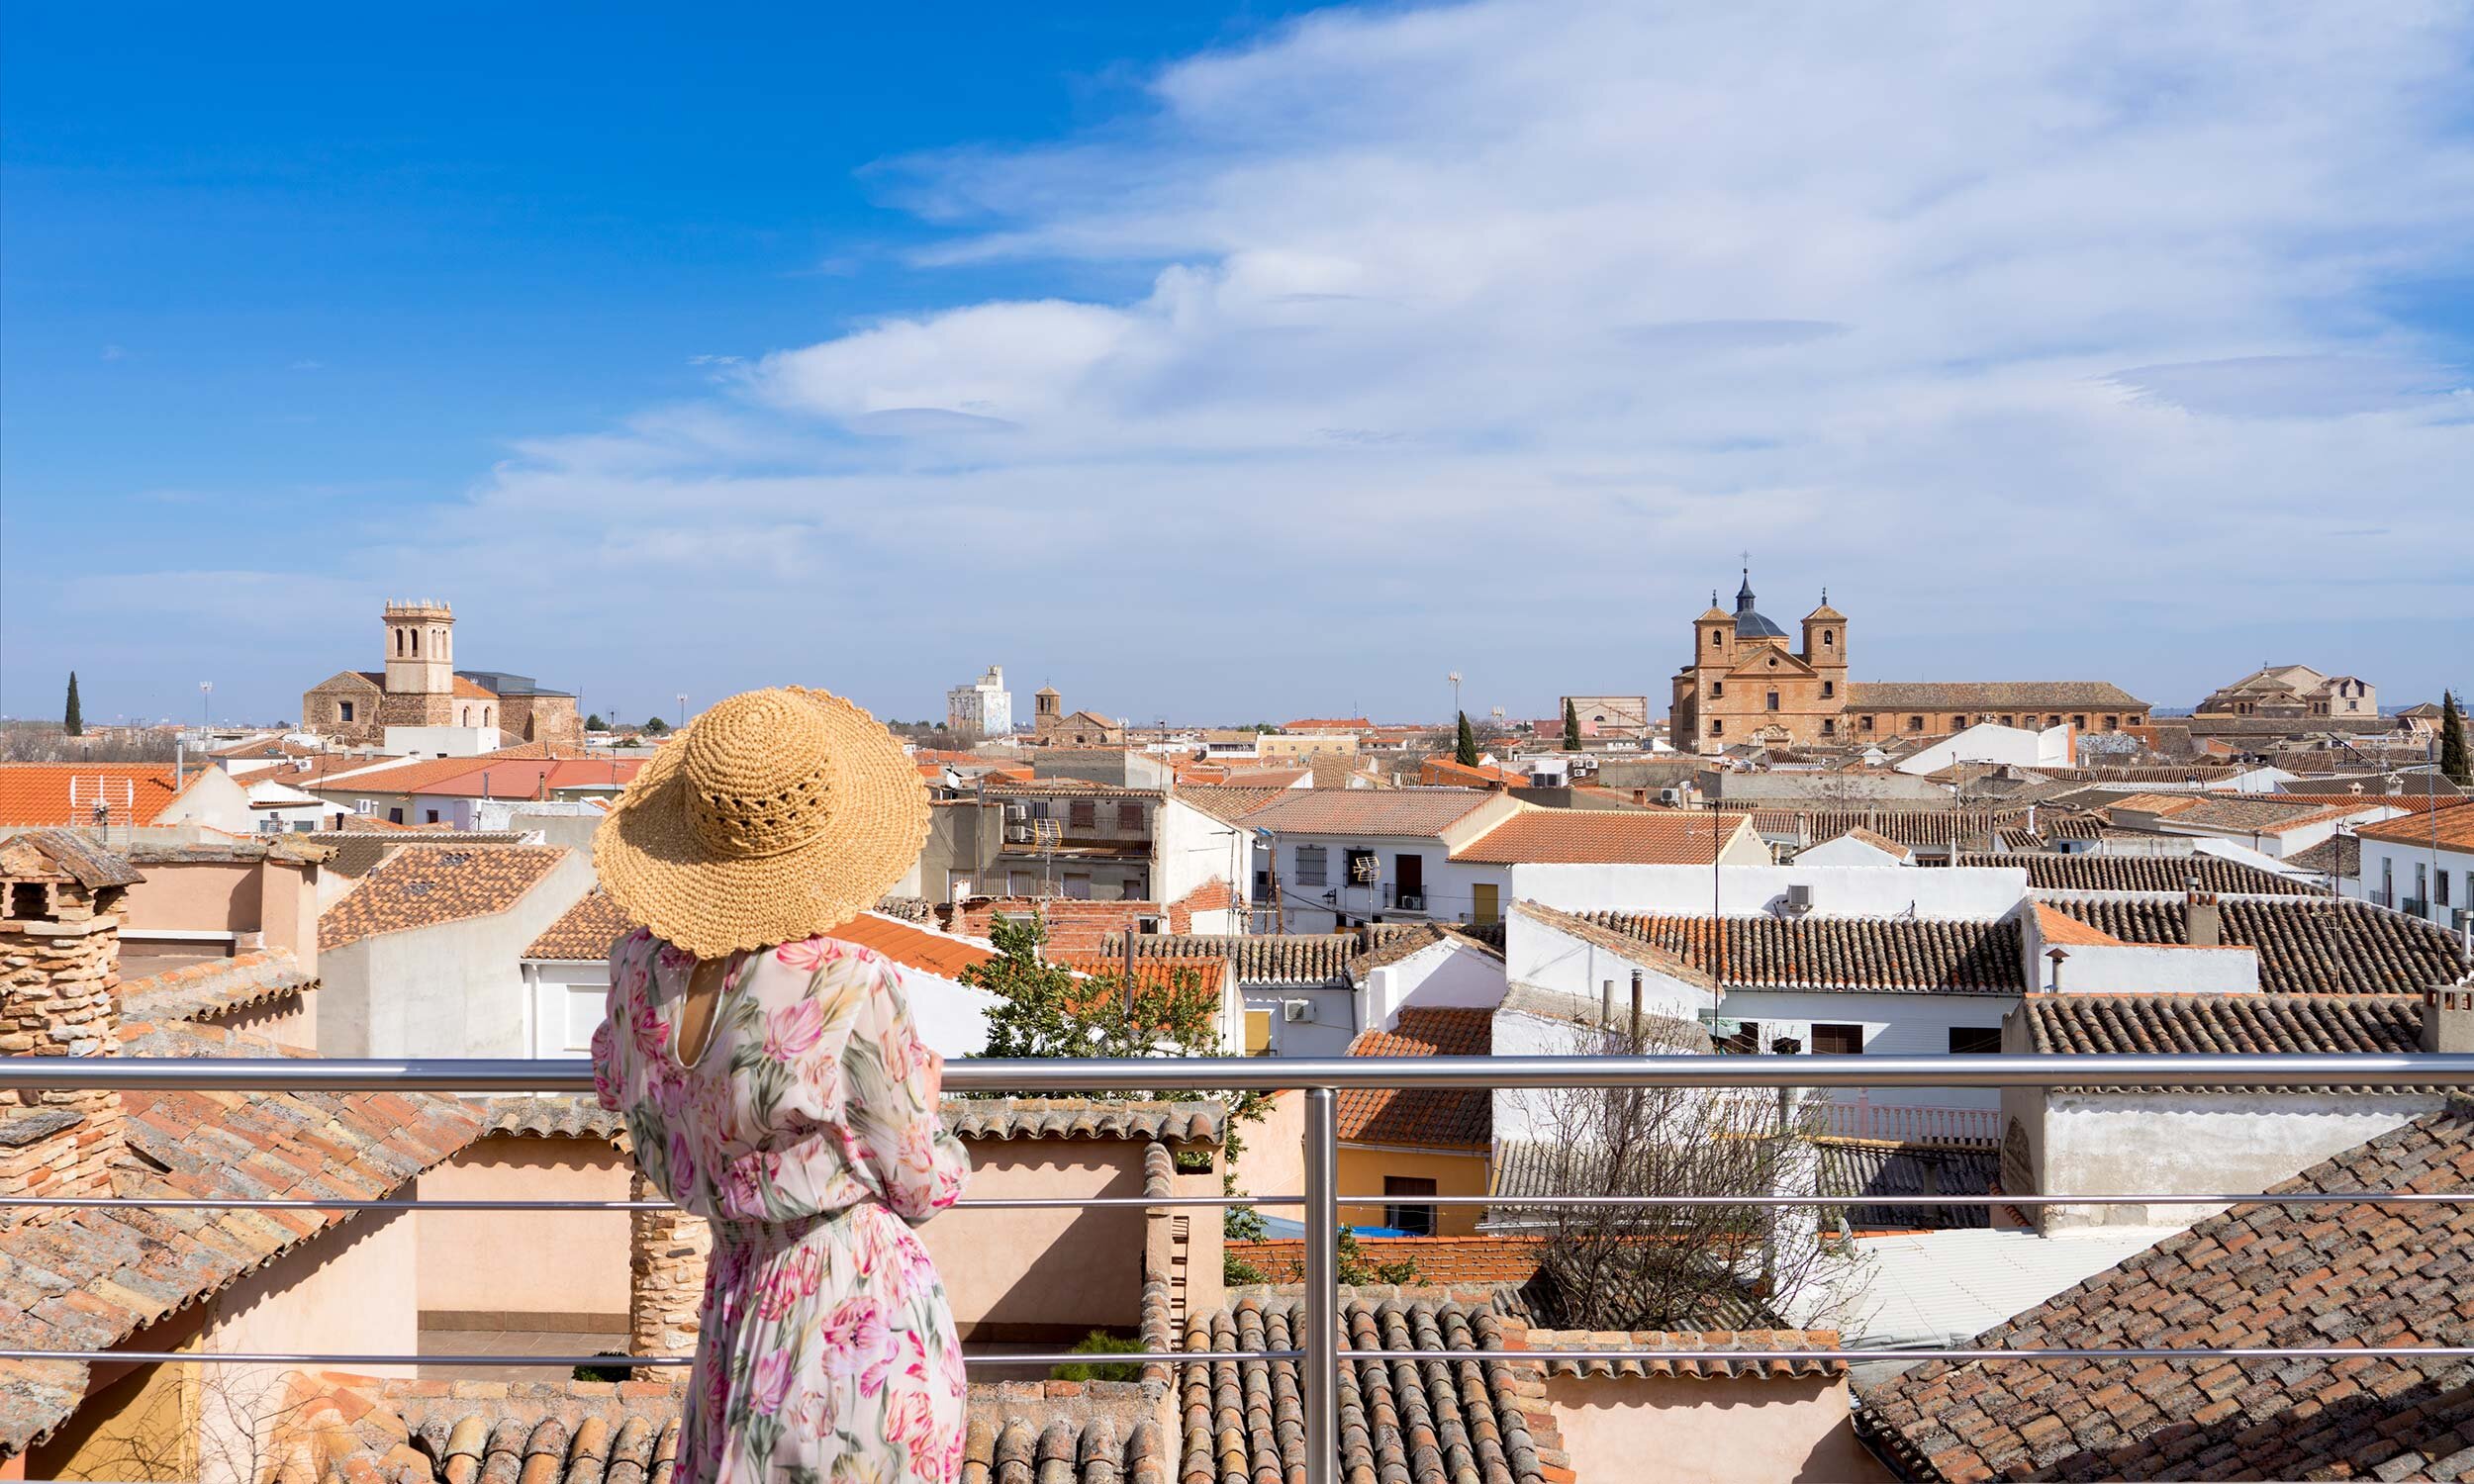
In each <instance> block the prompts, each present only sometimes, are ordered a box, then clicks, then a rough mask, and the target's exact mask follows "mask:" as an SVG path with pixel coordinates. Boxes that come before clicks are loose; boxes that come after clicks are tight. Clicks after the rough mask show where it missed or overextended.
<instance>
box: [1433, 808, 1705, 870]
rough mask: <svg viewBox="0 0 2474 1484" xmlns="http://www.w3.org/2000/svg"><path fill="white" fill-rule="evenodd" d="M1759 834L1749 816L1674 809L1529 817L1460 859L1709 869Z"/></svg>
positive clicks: (1457, 855) (1499, 828) (1494, 832)
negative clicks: (1729, 849) (1733, 844)
mask: <svg viewBox="0 0 2474 1484" xmlns="http://www.w3.org/2000/svg"><path fill="white" fill-rule="evenodd" d="M1750 827H1751V826H1750V825H1749V823H1748V822H1747V821H1746V819H1745V818H1744V816H1743V815H1741V814H1737V815H1720V814H1714V813H1710V812H1707V811H1703V810H1684V809H1673V810H1666V811H1663V812H1653V811H1650V810H1645V809H1538V808H1532V809H1524V810H1522V811H1521V812H1520V813H1518V814H1515V815H1513V816H1512V817H1511V818H1509V819H1506V820H1504V821H1503V822H1502V823H1501V824H1498V825H1496V826H1495V827H1494V828H1493V829H1490V830H1488V831H1486V832H1485V833H1484V834H1482V835H1479V836H1478V837H1477V838H1476V839H1475V840H1472V841H1470V842H1469V843H1468V844H1467V845H1464V846H1462V847H1461V848H1460V849H1458V850H1456V851H1454V852H1452V859H1453V860H1455V861H1471V862H1475V863H1478V864H1482V865H1514V864H1530V865H1536V864H1543V863H1553V862H1568V863H1573V864H1580V865H1597V864H1610V865H1630V866H1706V865H1708V864H1709V863H1710V861H1711V860H1712V858H1714V857H1715V856H1716V855H1717V853H1718V850H1719V848H1720V846H1721V845H1722V844H1724V843H1725V842H1726V841H1727V840H1731V839H1733V838H1734V837H1735V834H1736V832H1737V831H1739V830H1743V829H1748V828H1750Z"/></svg>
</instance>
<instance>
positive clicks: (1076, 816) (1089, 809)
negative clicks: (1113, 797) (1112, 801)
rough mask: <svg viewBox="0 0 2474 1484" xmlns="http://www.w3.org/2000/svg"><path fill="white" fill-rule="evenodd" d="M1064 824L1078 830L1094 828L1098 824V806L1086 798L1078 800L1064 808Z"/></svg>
mask: <svg viewBox="0 0 2474 1484" xmlns="http://www.w3.org/2000/svg"><path fill="white" fill-rule="evenodd" d="M1066 815H1067V817H1066V823H1068V824H1070V825H1072V826H1073V827H1074V828H1076V829H1078V830H1087V829H1092V828H1094V827H1095V826H1097V825H1098V823H1099V805H1097V804H1095V803H1093V802H1092V801H1091V800H1090V799H1088V798H1078V799H1075V800H1074V801H1073V802H1072V803H1070V804H1068V805H1067V806H1066Z"/></svg>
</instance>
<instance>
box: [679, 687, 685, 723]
mask: <svg viewBox="0 0 2474 1484" xmlns="http://www.w3.org/2000/svg"><path fill="white" fill-rule="evenodd" d="M679 730H681V731H686V730H687V693H686V692H685V691H682V692H680V693H679Z"/></svg>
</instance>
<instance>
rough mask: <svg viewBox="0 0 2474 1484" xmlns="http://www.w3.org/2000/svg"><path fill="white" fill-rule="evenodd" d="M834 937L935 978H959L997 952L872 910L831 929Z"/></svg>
mask: <svg viewBox="0 0 2474 1484" xmlns="http://www.w3.org/2000/svg"><path fill="white" fill-rule="evenodd" d="M833 936H834V937H836V938H839V939H841V940H842V941H843V942H844V943H856V944H858V945H859V946H860V947H861V948H872V949H875V950H876V951H877V952H878V953H880V954H883V955H884V956H885V957H887V958H889V959H891V960H893V961H894V962H895V963H897V964H900V965H902V966H904V968H906V969H916V970H919V971H920V972H921V973H924V974H935V975H936V976H937V977H938V978H946V979H951V978H959V977H960V976H961V974H962V971H964V970H965V969H968V968H970V967H971V966H972V965H974V964H985V963H987V962H988V961H989V960H991V959H993V958H995V957H997V955H996V954H995V953H994V952H993V951H991V950H989V949H985V948H982V947H981V946H980V945H978V944H976V943H972V942H968V941H966V940H964V939H961V938H956V937H953V936H952V935H950V934H947V933H933V932H930V931H928V930H927V929H926V928H921V927H912V926H911V925H910V924H909V923H906V922H899V921H896V920H895V919H894V918H891V917H880V916H878V915H877V914H876V913H874V912H862V913H860V914H859V915H858V916H857V917H854V918H852V919H851V920H850V921H848V922H845V923H843V924H842V925H841V926H840V927H837V928H835V929H834V930H833Z"/></svg>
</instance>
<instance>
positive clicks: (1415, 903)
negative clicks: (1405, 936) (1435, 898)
mask: <svg viewBox="0 0 2474 1484" xmlns="http://www.w3.org/2000/svg"><path fill="white" fill-rule="evenodd" d="M1392 905H1393V906H1395V907H1398V908H1399V909H1400V910H1401V911H1403V912H1423V911H1425V910H1426V898H1425V897H1423V896H1421V895H1419V894H1418V893H1417V892H1414V891H1403V892H1402V893H1400V896H1399V898H1398V900H1396V901H1394V902H1393V903H1392Z"/></svg>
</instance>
